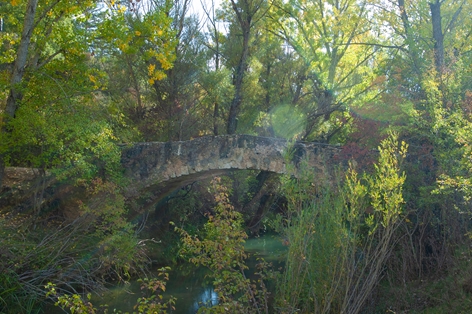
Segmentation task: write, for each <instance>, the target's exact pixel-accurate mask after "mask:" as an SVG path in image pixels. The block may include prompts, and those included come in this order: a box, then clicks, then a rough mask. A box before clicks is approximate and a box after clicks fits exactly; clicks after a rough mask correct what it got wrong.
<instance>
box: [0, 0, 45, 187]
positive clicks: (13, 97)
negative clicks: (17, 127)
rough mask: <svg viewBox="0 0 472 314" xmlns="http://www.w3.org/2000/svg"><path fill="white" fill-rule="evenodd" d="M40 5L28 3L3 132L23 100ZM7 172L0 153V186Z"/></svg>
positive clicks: (31, 1) (36, 2) (3, 156)
mask: <svg viewBox="0 0 472 314" xmlns="http://www.w3.org/2000/svg"><path fill="white" fill-rule="evenodd" d="M37 7H38V0H29V1H28V4H27V5H26V13H25V20H24V23H23V31H22V33H21V41H20V45H19V47H18V52H17V56H16V60H15V64H14V66H13V73H12V76H11V81H10V84H11V87H10V93H9V94H8V98H7V104H6V107H5V113H6V116H5V120H4V121H3V126H2V129H1V132H3V133H7V132H9V131H8V128H7V125H8V123H9V122H10V120H11V119H13V118H14V117H15V113H16V110H17V108H18V101H20V100H21V98H22V97H23V94H22V92H21V90H20V88H19V87H18V84H19V83H21V81H22V80H23V74H24V72H25V67H26V61H27V58H28V49H29V46H30V42H31V35H32V34H33V29H34V26H35V25H34V17H35V15H36V9H37ZM4 174H5V154H0V187H2V186H3V176H4Z"/></svg>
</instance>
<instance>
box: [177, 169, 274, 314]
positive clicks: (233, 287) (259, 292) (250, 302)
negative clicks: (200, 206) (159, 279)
mask: <svg viewBox="0 0 472 314" xmlns="http://www.w3.org/2000/svg"><path fill="white" fill-rule="evenodd" d="M212 186H213V189H214V191H215V200H216V202H217V205H216V207H215V208H214V211H215V214H214V215H209V217H208V222H207V223H206V224H205V238H204V239H200V238H198V237H197V236H191V235H190V234H188V233H187V232H186V231H185V230H183V229H181V228H177V227H176V228H175V230H176V231H177V232H179V233H180V235H181V240H182V242H183V246H182V249H181V254H182V255H183V256H184V257H189V260H190V261H191V262H192V263H194V264H196V265H200V266H205V267H207V268H208V269H209V270H210V271H211V276H212V277H213V278H214V281H213V284H214V287H215V292H216V293H218V297H219V303H218V305H215V306H213V307H211V308H201V309H200V311H199V312H203V313H207V312H208V313H224V312H227V311H230V312H239V313H260V312H265V313H267V311H268V306H267V301H268V300H267V297H268V292H267V289H266V288H265V285H264V282H263V280H262V279H265V278H266V275H267V274H266V273H265V272H264V271H263V270H261V271H260V272H259V274H260V275H261V277H262V278H261V280H259V282H258V284H256V283H254V282H251V280H249V279H248V278H246V275H245V272H244V271H245V270H247V266H246V264H245V259H246V258H247V253H245V252H244V243H245V239H246V238H247V235H246V233H245V232H244V230H243V229H242V219H241V214H240V213H238V212H236V211H235V210H234V208H233V206H232V205H231V204H230V203H229V201H228V192H227V189H226V188H225V187H224V186H222V185H221V184H220V179H219V178H216V179H214V180H213V182H212ZM263 264H264V263H263ZM266 267H267V265H265V264H264V266H262V268H264V269H265V268H266ZM257 286H260V288H259V289H258V287H257Z"/></svg>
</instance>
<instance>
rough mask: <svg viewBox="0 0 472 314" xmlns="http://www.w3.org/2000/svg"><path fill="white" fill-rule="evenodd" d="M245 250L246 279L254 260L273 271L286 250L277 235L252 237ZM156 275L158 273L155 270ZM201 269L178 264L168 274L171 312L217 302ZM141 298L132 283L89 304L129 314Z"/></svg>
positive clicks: (181, 312) (182, 313)
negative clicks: (268, 264)
mask: <svg viewBox="0 0 472 314" xmlns="http://www.w3.org/2000/svg"><path fill="white" fill-rule="evenodd" d="M245 247H246V251H247V252H248V253H249V254H250V257H249V259H248V260H247V265H248V266H249V271H248V273H249V276H250V273H252V272H253V271H254V269H255V265H256V263H257V261H256V259H257V257H263V258H264V259H265V260H266V261H268V262H272V263H273V264H274V266H275V267H274V268H277V267H280V266H281V265H282V263H283V262H282V261H283V255H284V252H285V251H286V247H284V246H283V245H282V240H281V239H280V237H278V236H271V235H264V236H261V237H258V238H251V239H248V240H247V241H246V246H245ZM155 271H156V272H157V270H155ZM207 274H208V273H207V271H206V270H205V269H204V268H196V267H194V266H193V265H185V264H184V265H179V266H178V267H177V268H176V269H175V270H173V271H171V272H170V276H169V281H168V283H167V290H166V292H165V294H164V297H165V296H169V295H172V296H174V297H176V298H177V301H176V305H175V307H176V310H175V311H174V312H172V313H177V314H188V313H195V312H197V311H198V309H199V307H201V306H202V304H207V305H212V304H216V303H217V302H218V296H217V295H216V293H215V292H214V290H213V286H212V284H211V278H208V277H207V276H206V275H207ZM153 276H156V273H154V274H151V275H150V277H153ZM140 296H141V289H140V285H139V283H138V282H136V281H133V282H130V283H129V284H127V285H124V284H120V285H117V286H115V287H113V288H111V289H110V290H109V291H108V292H106V293H105V294H103V295H102V296H101V297H98V296H95V297H94V298H92V303H93V304H95V305H96V306H97V307H98V306H99V305H100V304H108V306H109V312H113V309H117V310H121V311H123V312H132V310H133V306H134V305H135V304H136V300H137V299H138V298H139V297H140Z"/></svg>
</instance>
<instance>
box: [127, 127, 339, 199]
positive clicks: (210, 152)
mask: <svg viewBox="0 0 472 314" xmlns="http://www.w3.org/2000/svg"><path fill="white" fill-rule="evenodd" d="M288 147H289V143H288V142H287V141H286V140H285V139H279V138H268V137H259V136H251V135H222V136H208V137H200V138H196V139H193V140H190V141H181V142H165V143H162V142H148V143H135V144H132V145H129V146H125V147H124V148H123V153H122V159H121V163H122V165H123V168H124V169H125V175H126V177H127V178H129V179H131V182H130V184H129V187H128V193H127V194H128V196H135V197H139V195H141V194H142V192H143V191H153V192H158V193H166V191H167V192H168V191H171V190H174V189H175V188H178V187H181V186H184V185H186V184H189V183H191V182H194V181H197V180H200V179H204V178H208V177H211V176H215V175H221V174H224V173H225V172H227V171H230V170H234V169H241V170H246V169H251V170H260V171H269V172H275V173H285V172H286V166H287V165H286V162H287V161H286V153H287V149H288ZM291 147H293V150H292V154H291V155H290V156H291V157H290V159H289V160H291V162H292V163H293V164H295V166H298V164H299V163H300V161H301V160H307V162H308V165H309V167H311V168H313V169H314V170H315V173H317V174H319V175H320V176H326V175H328V168H330V167H327V166H329V165H331V164H332V162H331V161H332V160H334V159H333V157H336V155H337V154H338V153H339V148H337V147H335V146H331V145H327V144H321V143H311V142H310V143H307V142H295V143H294V144H293V146H291ZM163 187H165V190H166V191H163V190H162V189H163ZM156 189H157V190H158V191H156Z"/></svg>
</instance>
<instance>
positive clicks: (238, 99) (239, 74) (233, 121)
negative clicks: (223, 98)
mask: <svg viewBox="0 0 472 314" xmlns="http://www.w3.org/2000/svg"><path fill="white" fill-rule="evenodd" d="M241 26H242V27H243V51H242V52H241V58H240V59H239V63H238V66H237V68H236V77H235V80H234V97H233V100H232V101H231V107H230V108H229V116H228V129H227V133H228V134H234V133H236V128H237V122H238V120H237V118H238V114H239V110H240V108H241V103H242V102H243V95H242V94H243V79H244V75H245V73H246V70H247V66H248V65H247V63H248V60H247V59H248V57H249V36H250V25H244V26H243V25H241Z"/></svg>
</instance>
